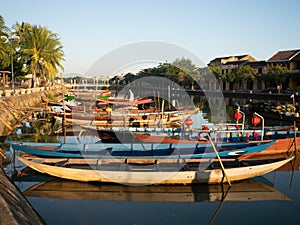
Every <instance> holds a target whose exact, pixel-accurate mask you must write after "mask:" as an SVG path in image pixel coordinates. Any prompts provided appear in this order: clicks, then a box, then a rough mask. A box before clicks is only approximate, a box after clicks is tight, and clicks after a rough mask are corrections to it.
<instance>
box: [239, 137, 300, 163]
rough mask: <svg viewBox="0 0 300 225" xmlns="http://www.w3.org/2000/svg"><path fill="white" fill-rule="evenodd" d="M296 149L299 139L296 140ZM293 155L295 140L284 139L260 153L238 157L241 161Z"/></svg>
mask: <svg viewBox="0 0 300 225" xmlns="http://www.w3.org/2000/svg"><path fill="white" fill-rule="evenodd" d="M296 145H297V146H296V149H299V148H300V137H297V138H296ZM291 154H295V139H294V138H284V139H279V140H276V141H275V142H274V144H273V145H271V146H269V147H268V148H266V149H264V150H263V151H261V152H253V153H251V154H249V155H244V156H240V158H241V159H246V158H247V159H251V158H252V159H259V158H266V157H268V158H278V157H281V156H283V155H285V156H288V155H291Z"/></svg>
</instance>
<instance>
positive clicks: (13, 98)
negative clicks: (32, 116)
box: [0, 86, 61, 136]
mask: <svg viewBox="0 0 300 225" xmlns="http://www.w3.org/2000/svg"><path fill="white" fill-rule="evenodd" d="M3 92H4V91H3ZM60 94H61V88H60V86H58V87H56V86H55V87H51V88H46V89H45V88H32V89H24V90H23V89H22V90H19V91H18V92H17V91H16V94H15V95H9V94H5V93H2V95H0V136H5V135H8V134H9V133H10V132H12V131H13V130H14V128H15V126H16V125H17V124H18V123H19V122H20V121H21V120H22V119H23V118H24V117H26V116H27V114H29V113H30V111H31V110H32V109H34V108H35V107H37V106H39V105H41V103H42V102H43V100H47V99H48V97H49V96H57V95H60Z"/></svg>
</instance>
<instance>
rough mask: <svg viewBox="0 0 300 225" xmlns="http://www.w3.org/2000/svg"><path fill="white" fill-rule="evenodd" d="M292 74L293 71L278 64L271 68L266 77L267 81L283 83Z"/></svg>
mask: <svg viewBox="0 0 300 225" xmlns="http://www.w3.org/2000/svg"><path fill="white" fill-rule="evenodd" d="M290 74H291V72H290V70H289V69H288V68H287V67H286V66H283V65H280V64H277V65H274V66H272V67H271V68H270V69H269V71H268V73H267V74H266V76H265V78H264V79H265V80H266V81H274V82H275V83H276V84H282V83H284V82H285V81H286V79H287V77H288V75H290Z"/></svg>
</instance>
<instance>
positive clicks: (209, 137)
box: [207, 133, 231, 186]
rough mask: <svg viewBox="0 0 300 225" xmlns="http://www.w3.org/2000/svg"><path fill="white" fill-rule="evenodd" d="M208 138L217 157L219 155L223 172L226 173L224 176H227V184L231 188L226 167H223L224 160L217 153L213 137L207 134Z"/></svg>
mask: <svg viewBox="0 0 300 225" xmlns="http://www.w3.org/2000/svg"><path fill="white" fill-rule="evenodd" d="M207 136H208V139H209V141H210V143H211V145H212V147H213V149H214V151H215V153H216V155H217V158H218V161H219V162H220V165H221V168H222V171H223V173H224V175H225V177H226V179H227V182H228V184H229V186H231V183H230V180H229V178H228V176H227V174H226V171H225V168H224V165H223V163H222V160H221V158H220V156H219V153H218V151H217V149H216V147H215V144H214V143H213V141H212V139H211V136H210V134H209V133H208V134H207Z"/></svg>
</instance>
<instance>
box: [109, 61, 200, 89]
mask: <svg viewBox="0 0 300 225" xmlns="http://www.w3.org/2000/svg"><path fill="white" fill-rule="evenodd" d="M145 76H159V77H165V78H167V79H170V80H171V81H174V82H176V83H178V84H179V85H182V86H190V85H191V83H192V82H193V81H195V80H198V79H200V73H199V71H198V69H197V68H196V66H195V65H194V64H192V61H191V60H190V59H185V58H181V59H176V60H175V61H174V62H173V63H167V62H166V63H160V64H159V65H158V66H156V67H152V68H146V69H143V70H141V71H139V72H138V73H137V75H136V76H134V77H133V76H132V74H130V76H129V78H130V80H133V79H137V78H141V77H145ZM115 79H117V78H113V79H112V80H115Z"/></svg>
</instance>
